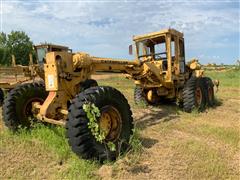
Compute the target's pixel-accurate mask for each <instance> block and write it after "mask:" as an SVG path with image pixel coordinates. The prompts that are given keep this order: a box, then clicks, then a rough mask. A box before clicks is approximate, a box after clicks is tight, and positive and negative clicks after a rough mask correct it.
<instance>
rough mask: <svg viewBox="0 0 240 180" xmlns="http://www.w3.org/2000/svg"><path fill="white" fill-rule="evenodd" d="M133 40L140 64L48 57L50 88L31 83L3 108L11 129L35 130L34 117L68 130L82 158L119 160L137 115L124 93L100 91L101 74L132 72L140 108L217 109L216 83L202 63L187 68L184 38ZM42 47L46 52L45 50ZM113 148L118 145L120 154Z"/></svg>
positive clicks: (59, 54)
mask: <svg viewBox="0 0 240 180" xmlns="http://www.w3.org/2000/svg"><path fill="white" fill-rule="evenodd" d="M133 41H134V45H131V46H129V51H130V54H131V53H132V51H133V49H134V50H135V55H136V57H135V60H134V61H130V60H123V59H121V60H120V59H110V58H100V57H93V56H90V55H89V54H86V53H83V52H77V53H72V52H68V51H59V50H56V51H52V52H48V53H46V54H45V53H42V55H41V56H39V58H40V59H42V62H43V63H44V83H43V82H41V83H40V82H33V83H26V84H22V85H20V86H17V87H16V88H15V89H13V90H11V92H10V93H9V94H8V96H7V98H6V99H5V101H4V105H3V118H4V122H5V125H6V126H7V127H8V128H10V129H12V130H17V129H18V127H19V126H24V127H30V125H31V121H30V120H29V117H30V118H31V117H34V118H36V119H38V120H40V121H43V122H48V123H52V124H57V125H63V126H65V127H66V129H67V137H68V139H69V144H70V146H71V147H72V150H73V151H74V152H75V153H76V154H77V155H78V156H80V157H82V158H97V159H100V160H105V159H115V158H116V156H117V155H118V154H119V153H121V152H123V151H124V150H126V148H127V145H128V142H129V139H130V135H131V134H132V129H133V118H132V112H131V109H130V106H129V104H128V101H127V99H126V98H125V97H124V95H123V94H122V93H121V92H119V91H118V90H117V89H115V88H113V87H107V86H98V84H97V82H96V81H95V80H93V79H91V75H92V74H93V73H94V72H97V71H105V72H106V71H115V70H117V71H120V72H122V73H126V74H127V75H128V76H129V78H132V79H133V80H134V82H135V84H136V88H135V91H134V98H135V102H136V103H140V102H144V103H147V104H149V103H150V104H155V103H158V102H161V101H162V100H163V99H170V100H175V101H178V102H179V104H181V105H182V106H183V109H184V110H185V111H187V112H191V111H192V110H193V109H194V108H196V109H198V110H199V111H202V110H204V108H205V107H206V105H213V98H214V91H213V83H212V81H211V79H210V78H208V77H203V70H201V69H200V65H199V63H198V62H197V60H192V61H191V62H190V63H188V64H186V63H185V52H184V38H183V34H182V33H180V32H178V31H176V30H174V29H166V30H162V31H160V32H155V33H150V34H146V35H141V36H134V38H133ZM37 48H38V49H37V50H38V51H39V52H46V51H45V50H44V47H42V46H37ZM38 55H39V54H38ZM100 137H102V139H101V140H98V139H99V138H100ZM109 144H111V145H114V147H115V148H114V149H115V150H114V151H111V148H110V147H109V146H108V145H109Z"/></svg>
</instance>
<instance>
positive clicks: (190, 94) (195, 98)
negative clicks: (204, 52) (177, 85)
mask: <svg viewBox="0 0 240 180" xmlns="http://www.w3.org/2000/svg"><path fill="white" fill-rule="evenodd" d="M204 88H205V83H204V79H203V78H197V77H191V78H190V79H189V80H188V81H187V83H186V84H185V87H184V88H183V109H184V111H186V112H192V111H193V110H194V109H196V110H197V111H198V112H201V111H204V110H205V108H206V91H205V89H204Z"/></svg>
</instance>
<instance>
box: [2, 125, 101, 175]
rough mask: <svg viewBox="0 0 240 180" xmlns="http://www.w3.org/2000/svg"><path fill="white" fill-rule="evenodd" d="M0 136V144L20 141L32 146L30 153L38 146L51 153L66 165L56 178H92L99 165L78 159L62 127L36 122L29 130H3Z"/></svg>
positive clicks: (5, 144)
mask: <svg viewBox="0 0 240 180" xmlns="http://www.w3.org/2000/svg"><path fill="white" fill-rule="evenodd" d="M0 138H1V140H2V143H3V145H2V146H7V145H8V142H13V145H14V144H15V143H18V142H21V144H24V147H30V149H31V147H33V149H32V151H33V152H32V153H34V151H35V150H36V149H35V148H38V147H39V148H40V149H42V151H43V152H46V153H50V154H51V155H53V156H54V157H55V159H56V160H57V162H58V163H60V164H63V165H66V166H67V167H66V168H64V169H63V170H61V171H59V172H56V179H58V178H59V179H63V178H67V179H79V177H81V178H83V179H89V178H91V179H92V178H93V177H94V175H93V172H94V171H95V170H96V169H97V168H98V167H99V164H98V163H97V162H95V161H87V160H83V159H80V158H79V157H77V156H76V155H75V154H74V153H73V152H72V150H71V148H70V147H69V145H68V143H67V139H66V138H65V129H64V128H62V127H55V126H48V127H46V126H44V125H41V124H37V125H36V126H35V127H34V128H33V129H32V130H31V131H29V130H26V129H21V130H20V132H18V133H13V132H11V131H8V130H5V131H3V132H1V133H0ZM33 145H34V146H33ZM39 163H41V162H39Z"/></svg>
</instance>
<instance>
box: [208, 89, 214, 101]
mask: <svg viewBox="0 0 240 180" xmlns="http://www.w3.org/2000/svg"><path fill="white" fill-rule="evenodd" d="M208 99H209V101H210V102H211V101H212V100H213V89H212V88H211V87H208Z"/></svg>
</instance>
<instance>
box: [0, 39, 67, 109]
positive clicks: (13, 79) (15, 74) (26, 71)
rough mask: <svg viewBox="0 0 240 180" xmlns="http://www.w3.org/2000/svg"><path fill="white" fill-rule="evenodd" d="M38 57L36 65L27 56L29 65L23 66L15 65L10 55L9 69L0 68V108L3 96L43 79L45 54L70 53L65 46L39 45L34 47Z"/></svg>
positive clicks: (30, 55) (30, 57) (13, 58)
mask: <svg viewBox="0 0 240 180" xmlns="http://www.w3.org/2000/svg"><path fill="white" fill-rule="evenodd" d="M34 49H35V52H36V54H37V56H38V59H37V63H36V64H35V63H34V62H33V56H32V54H29V65H28V66H23V65H20V64H16V59H15V56H14V55H12V64H11V66H9V67H0V106H1V105H2V103H3V100H4V96H5V95H4V94H7V93H8V92H9V91H10V90H11V89H14V88H15V87H17V86H18V85H20V84H23V83H30V82H34V81H36V80H39V77H41V78H43V79H44V71H43V64H44V62H43V58H44V57H45V55H46V53H48V52H52V51H67V52H71V49H69V48H68V47H66V46H60V45H54V44H41V45H38V46H34Z"/></svg>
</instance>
